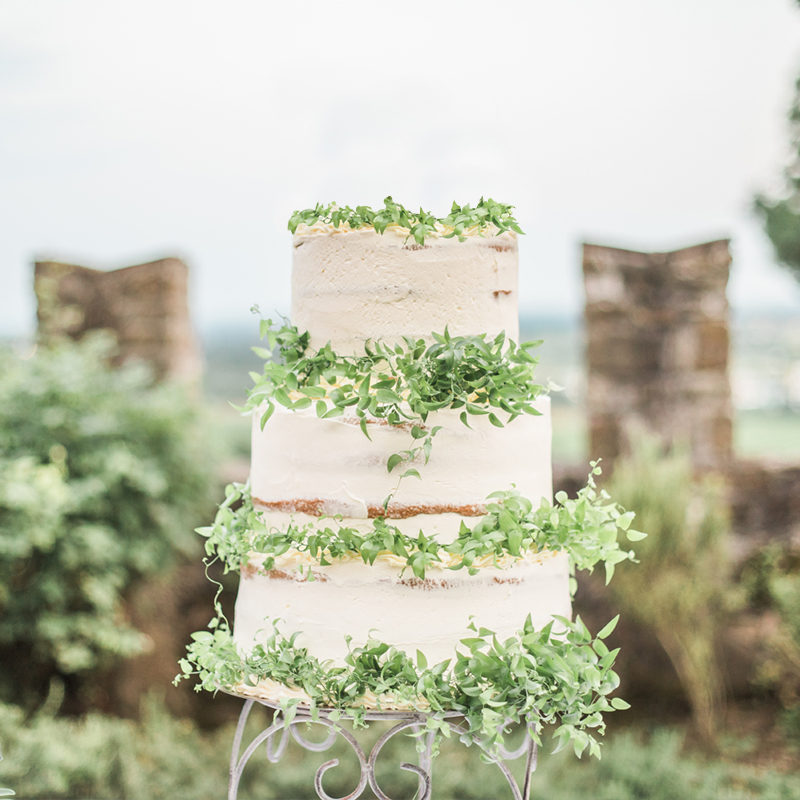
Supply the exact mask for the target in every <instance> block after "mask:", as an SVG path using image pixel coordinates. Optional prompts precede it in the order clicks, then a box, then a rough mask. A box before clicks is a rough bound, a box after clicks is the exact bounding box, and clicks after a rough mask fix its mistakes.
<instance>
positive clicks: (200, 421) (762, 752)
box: [0, 320, 800, 799]
mask: <svg viewBox="0 0 800 800" xmlns="http://www.w3.org/2000/svg"><path fill="white" fill-rule="evenodd" d="M764 326H765V323H764V322H761V321H757V320H751V321H747V322H743V323H739V327H737V328H736V330H737V331H739V330H742V328H743V327H744V330H745V331H751V332H752V330H753V329H754V328H755V329H762V328H763V327H764ZM255 327H256V326H255V324H253V329H254V331H255ZM767 327H768V326H767ZM525 328H526V331H525V332H526V333H529V334H530V336H531V338H533V337H535V338H545V340H546V343H545V345H544V346H543V347H542V351H541V356H542V362H541V370H542V376H543V377H550V378H551V379H552V380H553V381H554V382H556V383H558V384H560V385H562V386H564V387H565V389H564V391H562V392H558V393H556V394H555V395H554V415H553V425H554V461H555V462H556V466H557V467H558V465H559V464H563V463H567V462H580V463H585V461H586V460H587V458H588V455H587V453H586V448H587V444H586V441H587V440H586V433H585V429H586V423H585V420H584V412H583V408H582V405H581V403H582V395H581V392H582V388H581V387H582V385H583V381H584V378H583V375H582V366H581V365H582V336H581V329H580V326H579V324H578V323H577V322H576V323H574V324H573V323H568V322H565V321H557V322H555V323H552V324H550V325H547V324H543V325H538V326H534V325H532V324H530V323H528V324H526V325H525ZM786 339H788V337H785V338H781V342H782V345H781V346H782V348H783V350H782V351H781V352H785V356H784V357H785V360H786V361H787V362H791V360H792V359H793V358H796V357H797V356H798V355H800V354H798V353H797V352H796V351H795V350H793V349H791V347H790V345H789V344H787V342H786ZM744 340H745V341H746V342H747V345H746V346H744V347H739V345H738V344H737V343H738V342H740V341H742V339H741V337H738V338H737V339H735V340H734V348H735V350H734V364H737V363H740V362H744V363H748V364H750V367H749V368H750V369H756V368H761V367H763V368H765V369H769V370H775V369H776V368H775V366H774V361H775V359H776V357H777V356H776V353H775V349H776V345H775V341H774V340H773V339H772V338H770V336H764V337H762V339H761V340H760V341H762V342H763V348H764V349H763V352H761V353H759V351H758V348H757V347H756V345H754V344H753V342H754V340H757V337H754V336H752V335H750V334H747V335H746V337H745V339H744ZM253 343H254V336H252V335H250V333H249V332H245V333H241V334H240V333H238V332H232V333H231V332H229V333H227V334H226V335H223V336H220V337H219V338H217V339H216V340H211V341H208V342H206V345H205V353H206V372H205V385H204V388H203V391H202V392H201V393H199V394H198V393H197V392H192V391H190V390H186V389H182V388H180V387H178V386H175V385H170V384H155V383H153V382H152V381H151V378H150V376H149V374H148V372H147V370H146V369H145V368H144V367H143V366H142V365H133V366H128V367H124V368H122V369H112V368H110V367H108V366H106V361H107V358H108V356H109V354H110V353H111V352H112V350H113V341H110V340H109V339H107V338H106V337H104V336H103V335H93V336H89V337H86V338H85V339H84V341H83V342H82V343H80V344H75V343H67V342H62V343H60V344H59V345H58V346H56V347H51V348H40V349H39V350H38V351H37V352H36V353H35V355H33V356H32V357H29V356H30V351H21V350H20V349H19V347H17V349H16V351H15V350H14V348H12V347H4V348H3V349H2V351H0V358H2V369H0V422H1V424H0V436H1V437H2V439H0V442H1V443H2V447H0V475H2V481H0V548H2V555H3V558H2V560H0V609H2V614H1V615H0V652H2V660H0V664H1V665H2V666H0V693H2V694H0V699H2V705H0V743H1V744H2V750H3V755H4V756H5V761H3V762H2V763H0V785H4V786H11V787H13V788H15V789H16V790H17V791H18V793H19V794H20V795H21V796H25V797H32V798H33V797H36V798H45V797H55V796H58V797H70V798H72V797H74V798H86V797H103V798H105V797H108V798H112V797H113V798H117V797H119V798H123V797H124V798H129V797H130V798H139V797H142V798H144V797H152V798H157V797H172V798H181V797H186V798H206V797H208V798H212V797H221V796H223V795H224V791H225V783H226V775H227V759H228V748H229V745H230V742H231V740H232V735H233V724H234V720H235V716H236V714H237V712H238V701H235V700H233V699H232V698H228V697H223V696H220V697H217V698H212V697H211V696H208V695H197V694H194V693H192V692H190V691H187V689H186V687H185V685H183V686H181V687H179V688H175V687H173V686H172V685H171V682H170V681H171V678H172V676H173V674H174V672H175V671H176V661H177V658H178V657H179V656H180V653H181V650H182V648H183V646H184V645H185V643H186V640H187V637H188V634H189V633H190V632H191V631H192V630H195V629H200V628H202V627H203V626H204V625H205V623H206V622H207V620H208V617H209V616H210V613H211V602H212V596H213V586H211V584H209V583H208V582H207V581H206V580H205V575H204V574H203V568H202V565H201V564H200V557H201V547H200V544H199V542H198V541H197V537H195V536H194V535H192V534H191V529H192V527H193V526H194V525H197V524H201V523H203V522H204V521H206V520H208V519H209V517H210V515H211V514H212V513H213V508H214V506H215V503H216V502H218V501H219V499H220V498H221V497H222V488H223V483H224V481H226V480H228V479H229V478H230V476H234V477H244V475H246V472H247V469H248V460H249V420H248V419H247V418H243V417H241V416H240V415H239V414H238V412H236V411H235V410H234V409H233V408H231V406H230V402H240V401H241V399H242V397H243V396H244V391H245V388H246V386H247V385H248V383H249V378H248V376H247V372H248V371H249V370H251V369H253V368H256V369H257V368H258V365H259V360H258V358H257V357H256V356H254V355H252V353H251V351H250V350H249V347H250V345H251V344H253ZM742 351H743V352H742ZM20 353H21V355H22V356H24V357H20ZM736 425H737V447H739V448H740V450H739V452H740V454H741V455H759V456H770V457H781V458H786V459H790V460H800V415H798V411H797V409H796V408H795V407H794V405H793V404H792V403H790V402H788V401H785V400H782V401H780V402H774V403H771V404H770V405H767V406H764V407H761V408H750V407H748V408H741V409H739V411H738V413H737V418H736ZM609 491H610V492H611V493H612V496H613V497H614V498H615V499H617V500H619V501H620V502H621V503H622V504H623V505H625V506H626V507H629V508H632V509H634V510H635V511H636V512H637V514H638V515H639V518H640V519H639V521H638V522H637V525H638V527H640V528H642V529H643V530H646V531H647V532H648V533H649V538H648V539H647V540H645V541H644V542H642V543H640V546H639V547H638V548H637V550H638V552H639V553H640V556H641V564H640V565H638V566H633V567H632V566H630V565H627V566H623V567H621V568H619V569H618V571H617V575H616V577H615V580H614V582H613V583H612V585H611V587H609V590H607V589H605V588H604V587H603V585H602V581H599V580H595V578H594V577H590V578H584V579H582V580H581V585H580V589H579V594H578V597H577V599H576V610H577V611H578V612H579V613H581V615H582V616H583V617H584V618H585V619H586V620H587V621H588V622H589V624H590V627H591V626H592V625H593V624H595V623H596V624H602V623H603V622H604V621H605V620H607V619H608V618H609V616H610V615H613V614H614V613H617V612H618V611H619V612H621V613H622V614H623V621H622V623H621V624H620V626H619V630H618V631H615V633H614V635H613V637H614V641H613V643H614V644H615V645H617V646H618V645H622V648H623V649H622V653H621V656H620V661H619V670H620V672H621V674H622V677H623V686H624V687H625V691H624V692H623V694H624V696H625V697H626V698H627V699H629V700H631V701H632V702H633V703H634V706H633V709H632V710H631V711H629V712H624V713H620V714H617V715H615V716H616V717H617V718H616V719H613V720H612V721H611V730H610V733H609V736H608V737H607V741H606V744H605V747H604V756H603V760H602V762H595V761H588V760H587V759H584V760H583V761H581V762H578V761H577V760H576V759H575V758H574V757H572V756H570V755H567V754H563V753H562V754H559V755H558V756H554V757H550V756H548V755H546V754H545V753H546V749H547V748H544V751H545V752H543V754H542V757H541V759H540V767H539V769H538V771H537V774H536V777H535V780H534V785H533V794H532V796H533V797H542V798H544V797H563V798H568V797H578V796H586V795H590V796H593V797H598V798H603V797H608V798H623V799H624V798H629V797H630V798H634V797H652V798H668V797H669V798H672V797H686V798H691V797H698V798H700V797H703V798H708V797H726V798H727V797H731V798H733V797H787V798H788V797H795V796H797V795H798V794H800V776H798V775H797V774H796V773H795V772H794V766H795V764H796V763H797V759H798V754H800V700H799V698H800V556H798V554H797V553H796V551H795V550H793V549H792V547H791V546H789V545H782V544H775V543H772V544H766V545H765V546H764V547H760V548H756V549H755V550H754V551H753V552H751V553H750V554H749V555H748V556H747V558H746V559H744V561H742V560H741V559H739V560H738V561H737V563H736V565H735V566H734V565H732V563H731V561H732V558H731V552H732V551H733V550H735V547H734V545H733V539H732V537H731V527H730V520H729V514H728V510H727V506H726V502H725V489H724V485H723V482H722V481H721V479H718V478H714V477H707V478H705V479H703V480H698V479H696V478H695V477H694V475H693V472H692V469H691V466H690V463H689V460H688V456H686V455H685V454H682V453H680V452H675V453H671V454H660V453H659V452H658V450H657V448H655V447H654V446H653V445H652V443H650V444H648V443H647V442H642V443H641V444H640V445H639V446H638V447H637V448H636V450H635V451H634V453H633V455H632V456H631V458H630V459H629V460H627V461H623V462H621V463H619V464H618V466H617V469H616V472H615V474H614V477H613V480H612V482H611V485H610V486H609ZM217 577H219V576H217ZM235 583H236V581H235V578H231V577H230V576H228V578H226V589H227V590H228V591H226V593H225V603H226V607H227V608H228V610H230V603H231V600H232V597H233V596H234V592H235ZM743 615H744V618H745V619H749V620H751V621H752V619H756V620H757V622H756V623H755V626H756V635H755V636H751V638H750V639H748V640H747V641H748V645H747V647H748V648H749V652H748V654H747V658H745V659H744V660H743V659H742V657H741V653H739V652H738V651H736V649H735V648H736V636H737V635H738V634H737V632H738V633H740V632H741V631H740V628H741V626H742V624H743V623H742V619H743ZM754 615H755V616H754ZM737 626H738V627H737ZM745 627H746V624H745ZM732 641H733V644H732V643H731V642H732ZM732 653H733V656H732V655H731V654H732ZM737 653H738V655H737ZM734 662H735V663H734ZM731 669H733V670H734V672H735V673H736V674H734V675H731V674H730V673H731ZM742 673H744V674H743V675H742ZM265 713H266V712H265ZM263 719H264V717H263V714H262V721H263ZM380 732H381V728H380V726H373V728H372V730H371V731H370V732H369V733H368V734H367V736H368V737H373V738H374V737H377V735H378V734H379V733H380ZM412 746H413V745H412V743H410V742H405V741H399V742H398V741H394V742H393V743H392V744H391V745H390V747H389V749H388V750H387V751H385V761H386V764H387V765H388V764H392V763H394V764H396V763H398V761H399V760H401V759H406V758H409V759H413V752H412V749H411V748H412ZM337 747H338V745H337ZM336 755H340V756H341V757H342V766H341V767H339V768H338V769H335V770H333V771H332V772H331V773H329V775H328V777H327V778H326V787H327V790H328V791H329V792H331V793H333V794H336V793H337V792H340V793H342V792H345V791H350V790H351V789H352V787H353V786H354V785H355V783H356V773H355V769H356V767H355V764H354V763H351V761H348V755H347V754H346V753H341V752H338V751H337V753H336ZM286 758H287V760H286V762H284V763H283V764H282V765H281V766H273V765H270V764H268V763H267V762H266V759H260V760H259V759H258V758H256V759H254V761H253V763H252V765H251V766H250V767H249V768H248V771H247V773H246V779H245V781H244V782H243V784H242V788H241V795H240V796H242V797H243V798H246V797H276V798H277V797H310V796H312V795H311V792H312V791H313V789H312V786H313V774H314V772H315V770H316V768H317V767H318V766H319V763H320V759H319V758H318V757H316V756H314V755H312V754H308V753H304V752H301V751H300V750H299V748H294V749H292V748H290V753H289V755H287V757H286ZM467 764H469V769H468V770H467V769H466V767H467ZM385 769H386V771H385V773H381V777H382V780H383V781H384V782H385V789H386V790H387V791H390V793H395V795H396V796H411V795H412V794H413V792H414V788H415V787H414V785H413V780H409V779H407V778H406V777H404V776H403V775H402V774H400V775H398V774H397V773H396V772H392V771H391V770H390V769H389V768H388V767H386V768H385ZM434 775H435V786H436V796H439V797H476V798H477V797H502V796H505V795H504V794H503V793H504V792H507V789H506V788H505V787H504V786H503V783H502V777H501V776H500V773H499V772H497V771H496V768H495V769H494V771H493V769H492V768H491V767H490V766H487V765H481V764H480V762H479V759H478V758H477V754H475V753H472V752H469V751H466V752H465V751H464V748H463V747H460V746H455V745H452V744H448V745H447V746H445V747H444V748H443V753H442V755H441V756H440V758H439V759H438V761H437V762H436V764H435V771H434ZM366 796H369V795H368V794H367V795H366Z"/></svg>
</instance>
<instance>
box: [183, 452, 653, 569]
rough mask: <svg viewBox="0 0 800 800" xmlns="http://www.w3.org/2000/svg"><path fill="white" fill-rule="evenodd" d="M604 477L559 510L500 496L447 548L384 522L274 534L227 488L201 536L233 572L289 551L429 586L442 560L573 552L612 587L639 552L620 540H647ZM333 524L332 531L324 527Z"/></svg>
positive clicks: (563, 498) (236, 490) (459, 564)
mask: <svg viewBox="0 0 800 800" xmlns="http://www.w3.org/2000/svg"><path fill="white" fill-rule="evenodd" d="M599 474H600V467H599V466H598V465H597V463H596V462H595V463H593V464H592V472H591V473H590V474H589V479H588V482H587V485H586V486H585V487H584V488H583V489H581V490H580V492H579V493H578V496H577V498H576V499H574V500H570V499H569V498H568V497H567V495H566V494H565V493H564V492H559V493H558V495H556V503H557V504H556V505H551V504H550V503H549V502H548V501H547V500H545V499H544V498H543V499H542V502H541V505H540V506H539V508H537V509H534V508H533V504H532V503H531V501H530V500H528V499H527V498H525V497H522V496H521V495H520V493H519V492H517V491H514V490H509V491H502V492H494V493H493V494H492V495H490V497H489V499H490V500H493V501H494V502H490V503H488V505H487V507H486V515H485V516H483V517H481V519H480V520H479V521H478V522H477V523H476V524H475V525H474V526H473V527H472V528H470V527H469V526H467V524H466V523H465V522H463V521H462V523H461V529H460V531H459V534H458V537H457V538H456V539H455V541H453V542H452V543H450V544H446V545H441V544H439V542H438V541H436V539H435V538H429V537H427V536H425V533H424V531H420V532H419V535H418V536H417V537H414V536H410V535H409V534H407V533H403V532H402V531H400V530H399V529H398V528H397V527H396V526H394V525H392V524H391V522H390V521H388V520H386V519H384V518H378V519H374V520H372V530H371V531H367V532H364V531H360V530H358V529H355V528H351V527H347V526H346V525H342V524H341V518H337V517H330V518H323V519H322V520H321V521H320V523H321V524H319V525H315V524H313V523H308V524H307V525H302V526H299V525H295V524H294V523H291V524H289V525H288V526H287V528H286V530H279V529H277V528H268V527H267V526H266V524H265V523H264V521H263V519H262V515H261V514H260V512H258V511H257V510H256V509H254V508H253V503H252V499H251V497H250V487H249V484H244V485H243V484H232V485H230V486H228V487H227V489H226V498H225V501H224V502H223V503H222V504H221V505H220V507H219V510H218V512H217V516H216V519H215V520H214V524H213V525H211V526H208V527H205V528H198V529H197V531H198V533H200V534H202V535H203V536H205V537H206V552H207V553H208V555H209V556H212V557H219V558H220V559H222V561H223V562H224V564H225V567H226V570H239V569H241V568H242V567H243V566H246V565H247V564H248V563H249V561H250V559H251V558H252V557H253V556H254V555H259V556H260V555H264V556H266V558H265V559H263V561H262V562H261V563H260V565H259V568H260V569H261V570H263V571H269V570H271V569H272V568H273V567H274V566H275V559H276V558H277V557H280V556H282V555H285V554H287V553H290V551H291V552H297V551H299V552H302V553H307V554H308V555H310V556H311V558H312V559H314V560H315V561H316V563H317V564H318V565H320V566H326V565H328V564H331V563H332V562H333V561H335V560H336V559H341V558H346V557H353V556H356V557H360V558H361V559H362V560H363V561H364V563H366V564H374V563H375V559H376V558H378V556H380V555H382V554H383V555H389V554H390V555H394V556H397V557H398V558H400V559H403V560H404V561H405V566H404V567H403V570H405V569H406V568H408V569H410V570H411V571H412V572H413V574H414V575H416V577H418V578H421V579H422V578H425V575H426V571H427V570H429V569H430V568H431V567H432V566H433V565H434V564H440V563H441V562H442V559H443V557H447V560H448V561H449V562H452V563H451V565H450V566H448V567H447V568H448V569H453V570H458V569H464V568H465V569H467V570H468V571H469V573H470V574H471V575H474V574H476V573H477V572H478V567H476V566H475V562H476V561H478V560H479V559H485V558H486V557H489V558H491V559H492V562H491V563H492V565H494V566H496V565H497V562H498V559H500V558H503V557H506V556H510V557H512V558H514V559H519V558H522V557H524V556H525V554H527V553H529V552H533V553H536V552H541V551H545V550H551V551H558V550H566V551H567V552H568V553H569V555H570V560H571V563H572V565H573V566H574V567H575V568H577V569H587V570H591V569H592V568H593V567H594V566H595V564H597V563H598V562H600V561H602V562H604V564H605V569H606V582H608V581H609V580H611V577H612V575H613V574H614V567H615V565H616V564H618V563H620V562H621V561H626V560H633V558H634V554H633V551H625V550H622V549H621V548H620V546H619V542H618V532H619V531H624V532H626V533H627V537H628V539H629V540H630V541H639V540H640V539H642V538H644V534H643V533H640V532H639V531H636V530H633V529H631V528H630V525H631V522H632V521H633V517H634V515H633V513H632V512H626V511H624V509H622V508H620V507H619V506H618V505H617V504H616V503H611V502H610V501H609V496H608V494H607V493H606V492H604V491H602V490H598V489H597V486H596V484H595V480H594V476H595V475H599ZM327 520H330V523H331V524H329V525H328V524H325V523H326V521H327ZM290 554H291V553H290ZM401 574H402V573H401ZM306 576H307V580H314V573H313V571H311V570H308V571H307V572H306Z"/></svg>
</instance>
